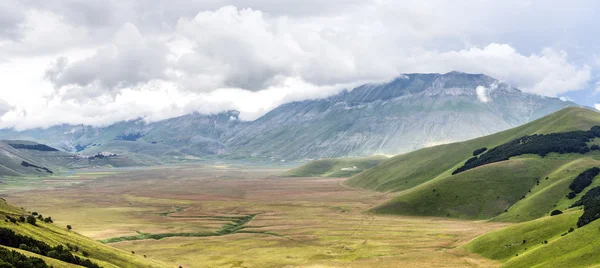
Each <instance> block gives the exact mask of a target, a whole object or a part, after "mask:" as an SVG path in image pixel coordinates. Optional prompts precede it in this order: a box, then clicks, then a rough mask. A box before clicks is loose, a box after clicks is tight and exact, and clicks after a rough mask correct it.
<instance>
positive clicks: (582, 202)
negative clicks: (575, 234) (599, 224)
mask: <svg viewBox="0 0 600 268" xmlns="http://www.w3.org/2000/svg"><path fill="white" fill-rule="evenodd" d="M579 206H583V215H581V217H579V219H578V220H577V227H581V226H584V225H586V224H588V223H590V222H592V221H594V220H597V219H598V218H600V187H595V188H592V189H590V190H589V191H587V193H585V194H584V195H583V196H582V197H581V199H579V201H577V202H575V203H573V205H572V206H571V207H579Z"/></svg>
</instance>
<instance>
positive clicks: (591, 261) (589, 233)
mask: <svg viewBox="0 0 600 268" xmlns="http://www.w3.org/2000/svg"><path fill="white" fill-rule="evenodd" d="M580 215H581V211H580V210H572V211H568V212H566V213H564V214H562V215H558V216H552V217H549V216H546V217H543V218H540V219H537V220H533V221H528V222H524V223H519V224H516V225H513V226H510V227H506V228H503V229H500V230H498V231H494V232H491V233H488V234H485V235H482V236H480V237H478V238H476V239H474V240H473V241H471V242H470V243H469V244H468V245H467V246H466V248H467V249H468V250H470V251H472V252H475V253H478V254H480V255H482V256H484V257H487V258H490V259H495V260H498V261H501V262H502V263H503V266H504V267H596V265H598V263H600V257H599V256H598V254H597V253H596V252H597V249H598V246H600V242H599V241H598V236H599V235H600V221H594V222H592V223H590V224H589V225H586V226H583V227H581V228H577V226H576V224H575V223H576V222H577V218H578V217H579V216H580Z"/></svg>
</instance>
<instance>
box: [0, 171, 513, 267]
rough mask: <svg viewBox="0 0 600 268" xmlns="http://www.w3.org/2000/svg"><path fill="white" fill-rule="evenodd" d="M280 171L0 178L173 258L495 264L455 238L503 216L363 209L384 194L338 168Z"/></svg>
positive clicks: (133, 245) (188, 263)
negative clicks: (314, 173)
mask: <svg viewBox="0 0 600 268" xmlns="http://www.w3.org/2000/svg"><path fill="white" fill-rule="evenodd" d="M284 172H285V169H271V168H251V167H235V166H226V165H221V166H211V165H180V166H162V167H151V168H145V169H110V172H106V171H104V172H102V171H101V172H96V173H94V172H80V174H77V173H75V174H69V175H68V176H64V177H60V176H57V177H55V178H52V181H51V182H50V183H51V184H48V183H49V182H48V181H46V180H35V181H33V182H32V183H33V186H30V187H27V188H23V187H19V188H11V185H14V182H10V181H8V182H7V183H5V184H3V185H2V186H1V187H0V190H2V189H4V191H3V196H4V197H5V198H6V199H7V200H8V201H9V202H11V203H12V204H14V205H16V206H20V207H25V208H26V209H28V210H30V211H36V212H38V213H42V214H44V215H48V216H52V218H53V219H54V222H55V224H58V225H63V226H66V225H67V224H69V225H71V226H73V231H76V232H78V233H80V234H83V235H85V236H88V237H91V238H93V239H95V240H98V241H101V242H103V243H106V244H108V245H110V246H113V247H116V248H120V249H124V250H127V251H131V252H134V253H132V254H136V255H145V256H146V257H147V258H152V259H156V260H159V261H162V262H164V263H168V264H170V265H173V267H177V266H179V265H181V266H183V267H498V266H500V263H499V262H496V261H492V260H489V259H485V258H483V257H481V256H479V255H476V254H473V253H470V252H468V251H466V250H465V249H464V247H463V245H465V244H466V243H468V242H469V241H470V240H472V239H473V238H475V237H477V236H479V235H482V234H484V233H487V232H490V231H493V230H496V229H499V228H502V227H505V226H507V225H509V224H507V223H497V222H487V221H469V220H456V219H448V218H435V217H407V216H381V215H373V214H370V213H368V212H366V211H367V210H368V209H370V208H372V207H374V206H376V205H378V204H381V203H383V202H385V201H387V200H389V199H390V198H392V196H393V194H387V193H378V192H373V191H369V190H362V189H354V188H349V187H347V186H344V185H343V184H342V183H343V182H344V181H345V179H339V178H282V177H280V176H279V175H280V174H282V173H284ZM69 181H73V183H67V182H69ZM63 182H64V183H63ZM36 184H38V185H37V186H36ZM49 185H50V186H49Z"/></svg>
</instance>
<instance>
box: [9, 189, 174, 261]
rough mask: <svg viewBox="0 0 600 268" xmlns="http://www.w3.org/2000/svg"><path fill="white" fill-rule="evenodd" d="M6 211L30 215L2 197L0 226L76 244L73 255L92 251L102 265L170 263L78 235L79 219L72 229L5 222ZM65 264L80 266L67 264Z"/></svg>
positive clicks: (51, 241)
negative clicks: (77, 225)
mask: <svg viewBox="0 0 600 268" xmlns="http://www.w3.org/2000/svg"><path fill="white" fill-rule="evenodd" d="M6 215H10V216H13V217H16V218H18V217H19V216H21V215H29V213H28V212H26V211H24V210H22V209H19V208H16V207H13V206H11V205H9V204H8V203H6V201H4V200H3V199H0V217H1V218H2V221H0V228H7V229H11V230H13V231H14V232H15V233H17V234H20V235H25V236H29V237H32V238H34V239H36V240H39V241H43V242H45V243H47V244H49V245H50V246H57V245H63V246H65V247H66V246H67V244H70V245H76V246H78V247H79V251H78V252H73V254H74V255H76V256H79V257H80V258H86V257H84V256H83V255H82V252H84V251H85V252H87V253H89V257H88V258H89V259H90V260H91V261H92V262H94V263H97V264H99V265H100V266H103V267H168V266H167V265H165V264H163V263H161V262H158V261H154V260H152V259H150V258H144V257H143V256H138V255H135V254H132V253H130V252H125V251H122V250H119V249H116V248H113V247H110V246H107V245H104V244H101V243H100V242H97V241H94V240H92V239H90V238H87V237H85V236H82V235H79V234H78V233H77V232H76V228H77V227H76V225H75V224H76V223H73V224H74V226H73V228H74V229H73V230H71V231H69V230H67V229H66V227H65V226H58V225H56V224H53V223H44V222H43V221H37V222H36V224H37V226H34V225H31V224H29V223H22V222H17V223H11V222H6V221H4V218H5V217H6ZM44 216H52V215H44ZM90 217H93V215H90ZM30 255H31V254H30ZM31 256H34V255H31ZM149 257H150V256H149ZM53 263H61V262H60V261H53V262H52V263H50V262H48V264H53ZM58 267H60V266H58ZM64 267H77V266H73V265H69V264H65V266H64Z"/></svg>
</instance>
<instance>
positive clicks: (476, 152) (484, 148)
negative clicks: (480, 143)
mask: <svg viewBox="0 0 600 268" xmlns="http://www.w3.org/2000/svg"><path fill="white" fill-rule="evenodd" d="M485 151H487V148H486V147H483V148H479V149H477V150H475V151H473V156H478V155H480V154H481V153H483V152H485Z"/></svg>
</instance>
